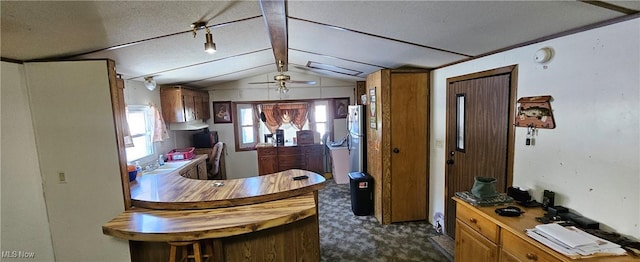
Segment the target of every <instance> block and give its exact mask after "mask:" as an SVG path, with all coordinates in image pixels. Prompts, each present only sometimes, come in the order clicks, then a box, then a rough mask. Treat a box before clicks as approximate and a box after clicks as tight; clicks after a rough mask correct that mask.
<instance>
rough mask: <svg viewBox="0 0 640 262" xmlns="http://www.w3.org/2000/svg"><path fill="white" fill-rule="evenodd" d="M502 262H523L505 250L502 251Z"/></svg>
mask: <svg viewBox="0 0 640 262" xmlns="http://www.w3.org/2000/svg"><path fill="white" fill-rule="evenodd" d="M500 262H522V261H521V260H520V259H518V258H517V257H515V256H514V255H512V254H511V253H509V252H507V251H505V250H504V249H502V250H500Z"/></svg>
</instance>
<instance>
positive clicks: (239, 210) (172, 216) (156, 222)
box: [102, 193, 317, 242]
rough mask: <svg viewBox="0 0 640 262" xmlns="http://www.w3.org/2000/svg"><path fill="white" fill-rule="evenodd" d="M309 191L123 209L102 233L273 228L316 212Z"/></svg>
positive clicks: (163, 234) (182, 235)
mask: <svg viewBox="0 0 640 262" xmlns="http://www.w3.org/2000/svg"><path fill="white" fill-rule="evenodd" d="M316 212H317V211H316V203H315V196H314V194H313V193H306V194H304V195H299V196H295V197H289V198H284V199H280V200H275V201H269V202H264V203H259V204H252V205H244V206H234V207H226V208H216V209H206V210H151V209H143V208H134V209H131V210H127V211H125V212H123V213H121V214H120V215H118V216H117V217H115V218H114V219H112V220H111V221H109V222H108V223H106V224H105V225H103V226H102V232H103V233H104V234H105V235H109V236H113V237H117V238H121V239H127V240H136V241H158V242H168V241H191V240H200V239H208V238H222V237H228V236H234V235H239V234H245V233H250V232H255V231H260V230H264V229H268V228H273V227H277V226H281V225H285V224H289V223H293V222H296V221H299V220H303V219H305V218H307V217H310V216H314V215H316Z"/></svg>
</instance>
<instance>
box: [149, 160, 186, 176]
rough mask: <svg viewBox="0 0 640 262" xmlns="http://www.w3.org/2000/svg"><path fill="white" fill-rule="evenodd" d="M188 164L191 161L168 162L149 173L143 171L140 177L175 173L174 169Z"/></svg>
mask: <svg viewBox="0 0 640 262" xmlns="http://www.w3.org/2000/svg"><path fill="white" fill-rule="evenodd" d="M189 162H191V160H184V161H170V162H166V163H164V165H162V166H160V167H158V168H156V169H154V170H151V171H144V172H143V173H142V175H159V174H167V173H171V172H173V171H175V170H176V169H179V168H181V167H182V166H184V165H186V164H188V163H189Z"/></svg>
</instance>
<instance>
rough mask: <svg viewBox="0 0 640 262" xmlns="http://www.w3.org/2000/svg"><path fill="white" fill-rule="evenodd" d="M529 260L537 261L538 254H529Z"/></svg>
mask: <svg viewBox="0 0 640 262" xmlns="http://www.w3.org/2000/svg"><path fill="white" fill-rule="evenodd" d="M527 259H529V260H534V261H537V260H538V256H537V255H536V254H532V253H527Z"/></svg>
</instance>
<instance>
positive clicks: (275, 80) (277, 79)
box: [249, 60, 316, 93]
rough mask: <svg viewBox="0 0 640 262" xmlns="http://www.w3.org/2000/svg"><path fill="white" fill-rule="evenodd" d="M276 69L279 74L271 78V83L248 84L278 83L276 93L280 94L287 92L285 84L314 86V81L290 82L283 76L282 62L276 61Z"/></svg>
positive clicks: (289, 78)
mask: <svg viewBox="0 0 640 262" xmlns="http://www.w3.org/2000/svg"><path fill="white" fill-rule="evenodd" d="M278 68H279V70H278V71H279V74H277V75H275V76H273V81H266V82H251V83H249V84H275V83H278V84H279V85H278V91H279V92H282V93H286V92H287V91H289V89H287V86H286V84H285V83H293V84H306V85H315V84H316V81H295V80H291V76H289V75H285V74H284V63H283V62H282V60H278Z"/></svg>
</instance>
